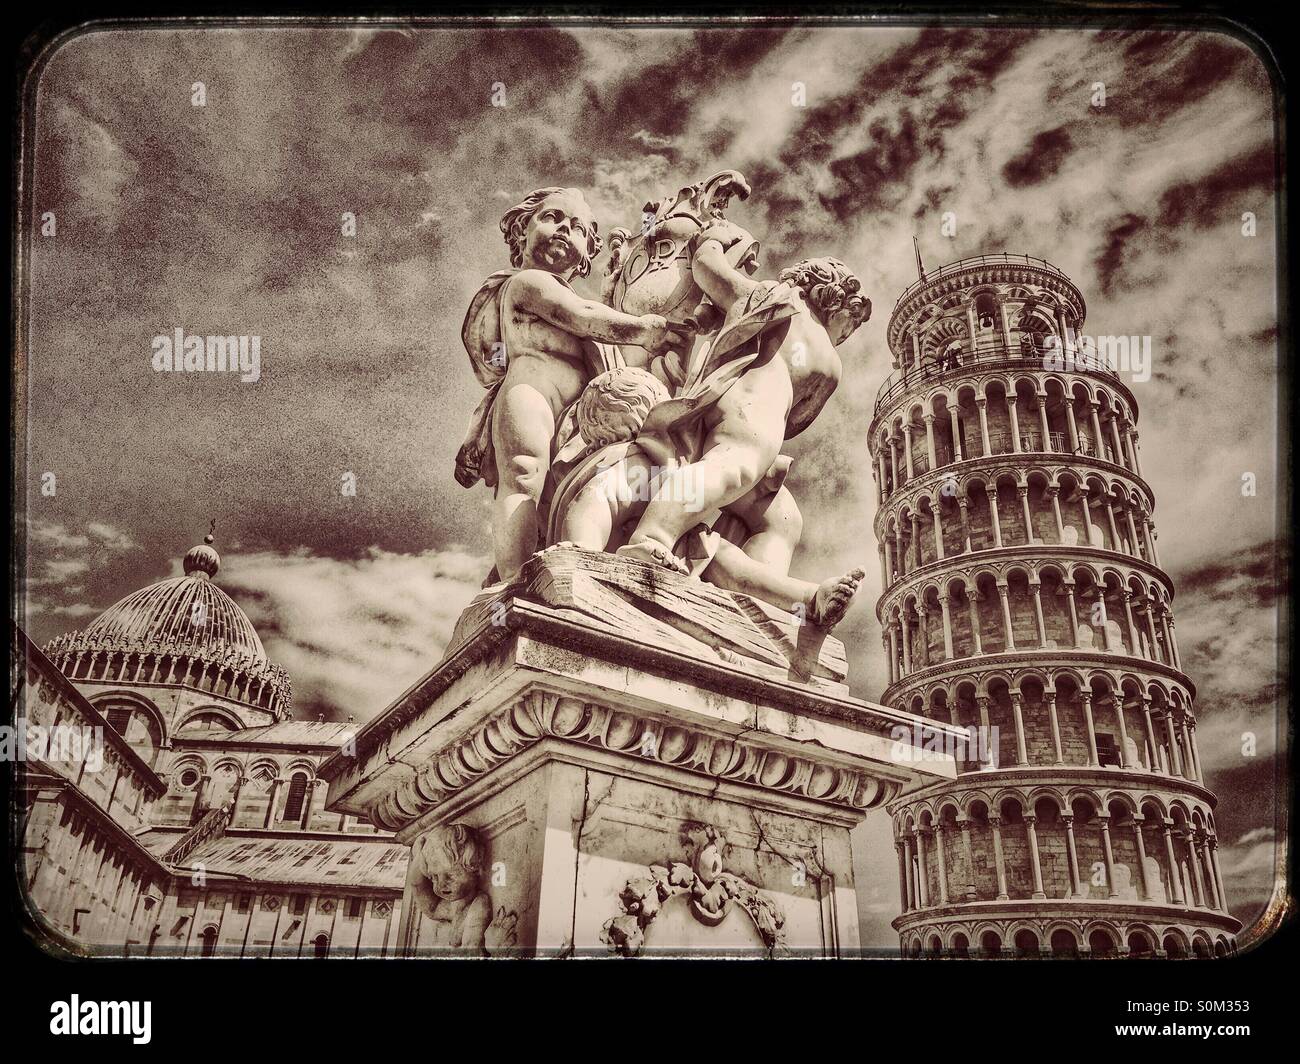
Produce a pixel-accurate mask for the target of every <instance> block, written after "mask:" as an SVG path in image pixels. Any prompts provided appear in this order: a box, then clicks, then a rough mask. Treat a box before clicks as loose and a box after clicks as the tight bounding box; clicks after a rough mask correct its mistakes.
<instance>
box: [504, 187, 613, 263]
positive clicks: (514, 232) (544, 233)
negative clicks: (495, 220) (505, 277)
mask: <svg viewBox="0 0 1300 1064" xmlns="http://www.w3.org/2000/svg"><path fill="white" fill-rule="evenodd" d="M501 232H502V233H504V234H505V238H506V246H507V247H508V248H509V249H510V265H511V266H514V267H515V268H516V269H536V270H545V271H546V272H547V273H554V274H558V275H560V276H562V277H566V278H569V277H586V276H587V274H589V273H590V272H591V260H592V259H594V258H595V257H596V256H597V255H598V254H599V253H600V247H601V242H600V237H599V236H598V235H597V233H596V216H595V215H594V214H593V213H592V210H591V207H590V206H588V204H587V201H586V199H585V198H584V197H583V195H582V193H581V191H579V190H578V189H576V188H539V189H537V191H535V192H530V193H529V194H528V196H527V198H526V199H525V200H524V201H523V202H522V203H517V204H515V206H513V207H511V208H510V209H509V210H508V211H506V213H505V217H503V218H502V219H501Z"/></svg>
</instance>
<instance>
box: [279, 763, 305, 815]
mask: <svg viewBox="0 0 1300 1064" xmlns="http://www.w3.org/2000/svg"><path fill="white" fill-rule="evenodd" d="M306 795H307V773H305V772H295V773H294V774H293V776H292V777H290V779H289V797H288V798H287V799H286V800H285V803H284V819H285V820H298V819H299V818H301V817H302V803H303V799H304V798H305V797H306Z"/></svg>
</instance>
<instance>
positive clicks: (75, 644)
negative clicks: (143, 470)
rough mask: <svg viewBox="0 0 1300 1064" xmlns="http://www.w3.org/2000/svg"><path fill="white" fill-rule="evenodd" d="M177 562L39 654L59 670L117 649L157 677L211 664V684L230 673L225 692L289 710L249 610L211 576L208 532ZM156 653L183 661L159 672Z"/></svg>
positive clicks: (213, 564)
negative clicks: (164, 575)
mask: <svg viewBox="0 0 1300 1064" xmlns="http://www.w3.org/2000/svg"><path fill="white" fill-rule="evenodd" d="M182 568H183V569H184V570H185V574H184V575H183V576H175V577H171V578H170V579H167V580H159V581H158V582H157V583H154V584H150V585H149V586H148V587H143V588H140V589H139V590H138V591H133V592H131V594H129V595H127V596H126V597H125V598H123V599H121V600H120V601H118V602H115V603H114V604H113V605H112V606H110V607H109V608H108V609H106V610H105V611H104V612H103V613H101V614H100V615H99V616H98V617H96V618H95V619H94V620H93V621H91V622H90V624H88V625H87V626H86V627H85V628H83V629H81V630H80V631H76V632H69V633H68V634H66V635H61V636H59V637H58V638H57V639H54V640H51V641H50V643H48V644H47V645H46V647H45V653H46V654H47V655H48V656H49V657H50V658H51V659H52V660H54V661H55V664H56V665H58V666H59V667H60V668H61V669H63V670H64V671H65V673H66V672H68V670H69V669H73V670H74V671H75V670H77V669H78V668H79V667H81V665H80V662H81V658H82V657H87V658H89V659H90V660H91V662H94V663H97V662H99V661H100V660H101V659H102V660H103V661H104V662H109V661H111V660H112V659H113V658H114V656H115V655H119V654H120V655H123V656H125V657H126V658H129V659H130V660H131V662H132V663H134V665H135V666H136V667H140V666H142V665H143V667H144V668H145V670H146V672H147V673H148V674H149V675H150V676H153V677H155V678H156V677H159V676H161V677H166V676H172V675H176V674H179V675H181V676H184V677H189V676H190V675H191V669H190V666H189V665H188V664H184V663H187V662H197V663H200V665H202V666H203V667H205V668H207V667H210V668H211V669H212V670H214V675H213V677H212V679H213V682H214V683H215V682H220V683H225V679H226V677H227V676H228V675H229V676H230V677H233V679H232V680H231V683H229V684H226V690H227V691H230V690H232V689H233V690H237V691H238V692H239V693H238V694H237V695H235V696H234V697H243V698H245V699H248V698H255V699H256V700H257V701H258V704H266V705H267V707H268V708H271V709H272V710H273V711H274V712H275V714H276V716H277V717H281V716H287V715H288V714H289V704H290V703H289V699H290V693H289V681H288V677H287V675H285V673H284V670H283V669H281V668H280V666H278V665H273V664H271V663H270V661H268V660H267V656H266V649H265V648H264V647H263V646H262V640H261V638H260V637H259V636H258V634H257V630H256V629H255V628H254V627H253V622H252V621H250V620H249V619H248V615H247V614H246V613H245V612H244V611H243V610H242V609H241V608H240V607H239V605H238V604H237V603H236V602H235V600H234V599H232V598H231V597H230V596H229V595H227V594H226V593H225V592H224V591H222V590H221V588H219V587H217V585H216V584H214V583H213V582H212V578H213V577H214V576H216V574H217V571H218V570H219V569H220V568H221V556H220V555H219V554H218V553H217V552H216V549H215V548H214V547H213V546H212V536H211V535H208V536H205V537H204V541H203V542H202V543H201V544H199V545H198V546H196V547H192V548H191V549H190V550H189V551H188V552H187V553H186V554H185V558H184V561H183V563H182ZM160 659H162V660H164V661H167V662H170V663H175V662H176V661H180V662H181V663H182V666H181V667H179V668H172V669H170V670H169V669H167V668H162V669H161V670H160V669H159V668H158V663H159V660H160ZM150 664H152V665H153V666H154V667H153V668H152V669H149V665H150ZM104 667H105V668H107V665H105V666H104ZM124 667H126V666H124ZM90 668H91V671H88V672H86V674H85V675H84V676H82V675H81V674H80V673H78V674H77V675H78V677H79V678H83V679H89V678H100V677H99V676H97V675H95V672H94V665H92V666H91V667H90ZM223 670H224V671H223ZM200 672H201V673H202V670H200ZM69 675H71V673H69ZM104 675H105V676H106V675H107V672H105V674H104ZM164 682H166V681H164ZM264 689H265V696H264V695H263V691H264Z"/></svg>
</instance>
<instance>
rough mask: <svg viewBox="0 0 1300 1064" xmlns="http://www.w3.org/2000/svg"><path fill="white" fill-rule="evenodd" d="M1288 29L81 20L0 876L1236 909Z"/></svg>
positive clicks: (432, 936)
mask: <svg viewBox="0 0 1300 1064" xmlns="http://www.w3.org/2000/svg"><path fill="white" fill-rule="evenodd" d="M1280 92H1281V90H1280V83H1279V80H1278V74H1277V72H1276V70H1275V68H1274V65H1273V62H1272V59H1271V57H1270V55H1269V53H1268V50H1267V49H1266V48H1264V47H1263V46H1262V45H1261V43H1260V42H1259V41H1258V40H1257V39H1254V38H1252V37H1251V35H1250V34H1248V33H1245V32H1238V31H1234V30H1233V28H1232V27H1231V25H1229V24H1227V23H1225V24H1223V25H1215V26H1208V27H1207V26H1195V25H1187V26H1181V25H1177V24H1175V23H1173V22H1172V21H1170V22H1159V21H1155V20H1151V21H1150V22H1149V23H1136V22H1134V23H1132V24H1123V25H1120V24H1118V23H1111V24H1109V25H1103V24H1100V23H1099V24H1097V25H1096V26H1093V25H1088V24H1085V23H1084V22H1082V21H1076V22H1074V23H1072V24H1071V23H1062V24H1060V25H1050V24H1047V23H1045V22H1039V23H1033V22H1025V23H1023V24H1016V23H1014V22H1004V23H1002V24H997V23H993V22H988V23H981V22H979V21H976V20H972V19H967V20H964V21H962V22H960V23H959V22H957V21H955V20H952V21H945V20H944V19H938V20H932V21H930V22H929V23H927V24H925V25H921V24H917V25H907V24H904V23H903V22H902V21H901V20H900V21H895V22H890V21H882V20H879V19H877V20H874V21H870V20H866V19H854V18H849V17H845V18H839V19H806V20H803V21H793V20H786V21H773V20H762V19H749V20H747V19H742V18H734V17H733V18H728V19H725V20H724V19H717V20H707V19H699V18H697V19H694V20H685V19H674V18H661V19H658V20H649V19H641V20H637V19H633V18H630V17H628V18H622V19H620V18H615V17H610V18H604V19H600V20H592V19H586V20H584V19H583V18H581V17H559V16H556V17H554V18H551V17H547V18H545V19H542V18H540V17H532V18H529V19H510V18H497V19H492V20H486V19H479V20H470V19H462V20H459V21H456V20H443V21H435V20H432V19H429V20H423V21H422V20H408V21H405V22H401V23H398V22H393V21H384V20H381V19H368V18H367V19H362V18H357V19H343V18H337V19H323V20H315V21H305V20H276V19H269V18H268V19H262V20H259V19H246V20H240V21H233V20H232V21H229V22H218V21H212V22H201V21H195V22H185V21H176V22H148V21H139V22H124V23H101V24H94V23H91V24H88V25H83V26H79V27H76V28H74V29H70V30H68V31H67V32H64V33H62V34H59V35H57V36H54V37H52V38H50V39H48V40H46V41H45V42H44V43H43V44H42V45H41V47H40V48H38V49H36V50H35V51H34V52H33V54H32V56H31V57H30V66H29V69H28V71H27V73H26V77H25V82H24V97H23V101H22V114H21V119H20V125H21V132H20V145H19V148H20V150H19V153H18V156H17V157H16V159H15V165H16V166H17V167H18V178H17V180H16V192H17V199H16V202H15V211H16V219H17V237H16V247H15V263H14V270H15V273H14V278H15V285H14V299H15V304H14V310H15V319H14V320H15V326H14V327H15V341H14V344H15V347H14V351H15V354H14V363H13V381H12V383H13V389H14V407H13V410H14V414H13V416H14V445H15V450H14V459H13V461H14V485H15V487H14V491H15V497H14V502H13V514H14V517H13V521H14V531H15V547H14V554H13V567H14V576H15V585H14V587H15V593H14V597H13V599H12V604H11V608H12V614H11V619H12V623H11V647H12V659H11V660H12V665H11V680H10V686H11V716H10V720H9V722H8V727H6V728H4V734H3V737H4V755H5V760H6V761H8V762H11V763H12V768H13V769H14V773H13V780H14V783H13V799H14V800H13V803H12V806H13V812H12V814H11V819H12V822H13V823H12V830H11V850H10V854H9V863H10V864H11V866H12V869H13V873H14V879H15V882H16V884H17V891H18V893H19V894H20V895H21V908H22V912H21V914H20V919H21V921H22V924H23V930H22V934H23V935H25V936H26V938H27V939H28V940H30V942H31V943H32V944H33V946H34V948H35V949H36V950H38V951H39V952H41V953H42V954H45V955H47V956H48V957H50V958H53V959H54V960H56V961H58V962H59V963H60V964H63V965H67V966H70V970H71V971H79V970H83V969H94V968H95V967H96V966H97V965H100V964H102V962H104V961H107V960H110V959H118V960H120V959H129V960H131V961H132V962H133V964H132V967H131V969H130V970H132V971H137V970H140V969H144V968H149V967H153V966H156V965H161V966H162V967H163V968H164V969H166V970H170V971H172V972H177V971H182V972H190V971H193V970H194V968H195V967H199V965H197V963H196V964H195V965H194V966H193V967H192V966H191V965H190V964H188V963H187V964H185V965H184V966H183V967H182V968H179V969H178V968H176V967H175V966H174V965H173V966H171V967H170V968H168V965H167V963H166V962H169V961H170V962H175V961H180V960H185V961H187V962H188V961H194V962H199V961H204V960H208V961H211V962H214V963H217V962H221V961H234V960H249V959H252V958H257V959H261V960H268V959H269V960H273V961H274V960H285V961H294V960H304V961H305V960H312V959H323V960H328V961H344V960H349V959H351V960H356V959H366V960H370V961H376V962H385V965H386V964H387V963H394V964H396V963H400V962H405V961H413V960H438V961H445V960H452V959H461V960H464V959H507V958H509V959H513V960H515V961H517V962H522V961H527V960H534V959H537V960H540V959H564V958H571V959H580V960H587V961H593V962H598V963H599V965H600V967H601V968H602V969H604V968H606V966H608V965H614V966H616V967H617V966H619V965H622V964H625V962H626V961H628V960H630V959H632V958H641V959H646V960H651V961H668V960H672V961H680V960H683V959H687V960H690V961H698V962H701V963H704V962H709V961H717V960H735V961H739V960H750V961H768V960H791V961H798V960H807V959H821V960H832V961H838V962H843V963H845V964H862V963H864V962H870V961H887V962H889V965H890V966H891V967H890V968H889V969H888V970H887V971H888V972H890V973H893V972H897V973H898V975H897V978H899V979H909V978H911V977H912V973H913V972H914V971H915V970H916V969H917V968H918V967H921V962H923V961H926V960H934V961H943V962H957V963H954V964H945V965H944V966H943V967H942V970H943V971H945V972H948V971H952V970H954V969H955V970H957V973H958V974H957V976H956V978H958V979H961V978H965V979H967V980H975V979H977V978H981V977H982V972H983V970H984V969H985V968H989V969H990V970H992V966H993V964H994V962H1008V964H1011V965H1028V964H1030V963H1031V962H1033V961H1041V962H1043V963H1044V964H1046V965H1048V966H1049V967H1047V968H1042V967H1040V968H1038V969H1036V970H1037V971H1039V972H1046V973H1049V974H1048V975H1047V980H1051V979H1052V978H1053V975H1052V974H1050V973H1055V972H1059V971H1063V970H1065V969H1066V968H1067V967H1068V966H1069V965H1070V964H1071V963H1072V962H1100V961H1103V960H1105V961H1113V962H1114V964H1113V965H1109V966H1107V967H1106V968H1105V971H1106V972H1113V971H1115V970H1116V969H1117V968H1118V969H1119V970H1120V972H1121V975H1120V979H1121V980H1127V979H1128V976H1126V975H1124V974H1123V973H1124V971H1125V970H1126V969H1125V966H1126V965H1129V966H1131V965H1132V964H1133V963H1134V962H1136V961H1138V960H1150V961H1154V962H1158V963H1160V964H1163V965H1170V966H1172V965H1173V964H1174V963H1175V962H1184V961H1186V962H1189V963H1191V962H1202V963H1204V964H1209V963H1210V962H1215V963H1216V964H1217V963H1218V962H1224V963H1225V964H1232V963H1243V962H1244V955H1245V954H1247V953H1249V951H1251V950H1252V949H1254V948H1256V947H1259V946H1260V945H1261V944H1263V943H1265V942H1267V940H1268V939H1269V938H1270V937H1271V936H1273V935H1274V934H1275V933H1276V932H1277V930H1278V928H1279V927H1280V926H1281V924H1282V923H1283V921H1284V918H1285V916H1286V915H1287V913H1288V911H1289V905H1290V902H1289V900H1288V899H1289V897H1290V886H1289V883H1288V880H1287V863H1288V859H1289V856H1288V841H1289V840H1288V836H1287V828H1286V824H1287V811H1288V805H1289V802H1290V800H1291V799H1290V794H1291V781H1290V775H1289V773H1290V768H1289V760H1288V758H1289V750H1288V749H1287V747H1286V737H1287V734H1288V728H1289V717H1288V708H1287V702H1286V691H1287V683H1286V665H1285V662H1286V657H1287V655H1288V653H1289V643H1288V639H1289V630H1288V621H1287V612H1288V610H1287V603H1288V595H1289V586H1288V577H1287V572H1288V560H1289V552H1290V527H1289V515H1288V510H1289V505H1290V504H1289V473H1288V454H1287V452H1288V449H1289V430H1288V426H1287V420H1288V410H1287V401H1286V399H1285V398H1284V391H1283V389H1284V386H1285V382H1284V375H1283V352H1282V344H1283V337H1284V330H1285V306H1286V304H1285V296H1284V293H1283V286H1284V283H1285V268H1286V265H1285V261H1284V260H1285V250H1284V245H1283V243H1282V241H1281V233H1282V232H1283V222H1284V216H1283V210H1284V203H1283V199H1282V195H1283V188H1282V185H1281V182H1280V179H1279V174H1280V172H1281V170H1280V167H1281V158H1282V149H1283V140H1282V132H1281V125H1280V122H1281V108H1282V96H1281V94H1280ZM382 966H383V965H372V967H382ZM1000 967H1005V965H1003V966H1000ZM1087 967H1088V975H1087V977H1088V978H1093V979H1095V978H1096V977H1097V972H1098V969H1097V968H1095V967H1092V966H1091V965H1089V966H1087ZM264 970H265V966H264ZM273 970H274V971H276V972H284V971H286V970H288V969H284V968H275V969H273ZM436 970H437V969H435V971H436ZM494 970H495V969H494ZM856 970H858V969H855V968H849V969H848V972H849V973H852V972H853V971H856ZM862 970H864V971H865V970H866V968H865V967H864V968H863V969H862ZM926 970H928V971H935V970H939V969H938V968H930V969H926ZM1161 970H1170V971H1172V970H1174V969H1173V968H1172V967H1170V968H1163V969H1162V968H1157V969H1152V968H1146V969H1142V971H1143V972H1147V973H1150V972H1152V971H1161ZM1177 970H1179V971H1181V970H1182V969H1177ZM963 973H964V975H963ZM888 977H889V978H894V977H895V976H893V975H889V976H888ZM182 978H185V977H184V976H182ZM1142 979H1145V980H1147V981H1148V982H1149V981H1150V976H1149V975H1145V976H1142V977H1141V978H1140V979H1139V978H1134V979H1133V980H1132V981H1133V982H1134V984H1135V985H1137V984H1138V983H1140V982H1141V980H1142ZM67 985H68V986H69V987H72V983H71V982H69V983H68V984H67ZM1125 985H1127V984H1125ZM59 992H60V993H61V992H62V991H61V990H60V991H59ZM1044 992H1045V989H1044ZM1216 993H1217V991H1216ZM56 996H57V995H56ZM1130 996H1131V995H1130ZM1220 996H1222V995H1220ZM65 998H66V995H65ZM51 1007H52V1008H53V1009H54V1014H53V1018H52V1019H50V1021H49V1022H50V1025H51V1026H50V1030H51V1032H52V1033H53V1034H55V1035H58V1034H83V1035H84V1034H87V1033H90V1034H94V1033H106V1031H107V1028H106V1027H105V1026H104V1024H107V1023H108V1022H109V1017H107V1016H106V1015H100V1014H99V1013H96V1011H95V1008H94V1003H93V1002H84V1003H79V1002H77V1001H76V1000H75V999H72V1000H70V1001H68V1002H67V1005H66V1009H64V1011H63V1012H60V1008H61V1007H62V1006H61V1005H60V1004H58V1003H56V1005H54V1006H51ZM83 1009H84V1010H88V1011H83ZM1128 1011H1130V1012H1132V1011H1134V1010H1132V1009H1129V1010H1128ZM1148 1011H1156V1012H1159V1011H1160V1009H1158V1008H1155V1009H1153V1010H1148ZM1229 1011H1231V1010H1229ZM88 1016H89V1019H87V1017H88ZM1237 1019H1240V1017H1236V1018H1234V1017H1233V1016H1227V1017H1225V1016H1218V1017H1215V1018H1213V1019H1212V1020H1207V1018H1206V1017H1204V1016H1197V1015H1194V1014H1189V1015H1188V1016H1185V1017H1183V1020H1180V1021H1177V1022H1183V1021H1186V1022H1187V1023H1190V1024H1199V1023H1202V1022H1212V1023H1213V1024H1215V1025H1217V1024H1220V1023H1235V1022H1236V1020H1237ZM137 1020H138V1018H137ZM42 1022H44V1021H42ZM132 1022H136V1021H135V1020H133V1021H132ZM1106 1022H1109V1019H1107V1021H1106ZM1118 1022H1128V1021H1127V1020H1119V1021H1118ZM1133 1022H1142V1021H1141V1020H1135V1021H1133ZM1162 1022H1163V1021H1162ZM1243 1022H1246V1023H1248V1022H1249V1019H1246V1020H1243ZM87 1023H89V1024H91V1025H92V1026H95V1029H94V1030H91V1029H90V1028H89V1027H87V1026H86V1025H87ZM79 1024H80V1025H81V1026H80V1027H79V1026H78V1025H79ZM60 1026H61V1027H62V1030H60V1029H56V1028H58V1027H60ZM141 1030H143V1027H142V1028H141ZM1197 1030H1199V1028H1197ZM133 1032H134V1033H135V1034H136V1035H137V1036H140V1032H139V1031H136V1030H135V1029H134V1028H130V1029H129V1030H128V1028H127V1027H123V1028H122V1031H121V1032H118V1031H116V1030H115V1031H114V1033H124V1034H126V1033H133ZM1174 1033H1180V1032H1174ZM1181 1033H1186V1032H1181ZM1217 1033H1224V1034H1233V1033H1234V1032H1232V1031H1227V1032H1217ZM1242 1033H1249V1032H1248V1031H1245V1032H1242ZM140 1037H146V1038H147V1035H146V1036H140ZM1207 1037H1208V1036H1207ZM138 1040H139V1038H138V1037H137V1041H138Z"/></svg>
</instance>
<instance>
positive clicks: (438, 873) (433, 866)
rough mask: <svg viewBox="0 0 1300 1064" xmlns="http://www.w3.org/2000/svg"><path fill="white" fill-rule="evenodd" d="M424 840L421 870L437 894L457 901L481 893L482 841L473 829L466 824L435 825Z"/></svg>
mask: <svg viewBox="0 0 1300 1064" xmlns="http://www.w3.org/2000/svg"><path fill="white" fill-rule="evenodd" d="M421 842H422V845H421V848H420V860H421V861H422V862H423V868H422V869H421V871H422V872H423V874H424V875H425V877H426V878H427V879H428V881H429V889H430V890H432V891H433V893H434V894H436V895H437V896H438V897H439V898H441V899H442V900H443V901H456V900H461V899H464V898H469V897H471V896H473V895H474V894H476V893H477V892H478V884H479V873H480V872H481V871H482V868H483V844H482V842H481V841H480V840H479V837H478V833H477V832H476V831H475V830H474V829H473V828H471V827H469V826H468V825H466V824H451V825H449V826H447V827H441V828H434V829H433V830H432V831H430V832H429V833H428V834H427V835H426V836H424V838H423V839H422V840H421Z"/></svg>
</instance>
